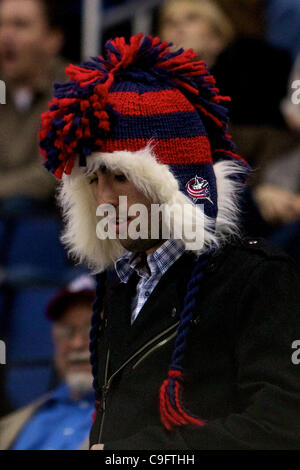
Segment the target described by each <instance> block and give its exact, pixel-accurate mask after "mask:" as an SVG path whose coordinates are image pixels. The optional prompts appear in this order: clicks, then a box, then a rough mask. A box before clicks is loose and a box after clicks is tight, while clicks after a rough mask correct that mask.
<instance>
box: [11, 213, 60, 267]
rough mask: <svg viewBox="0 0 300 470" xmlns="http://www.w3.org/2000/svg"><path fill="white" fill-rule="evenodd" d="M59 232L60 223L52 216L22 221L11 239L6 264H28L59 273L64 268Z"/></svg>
mask: <svg viewBox="0 0 300 470" xmlns="http://www.w3.org/2000/svg"><path fill="white" fill-rule="evenodd" d="M60 231H61V224H60V221H59V219H57V218H54V217H51V218H50V217H48V218H46V217H43V218H42V217H41V218H34V217H32V218H26V219H21V220H20V221H19V222H18V223H17V225H16V228H15V230H14V233H13V236H12V240H11V246H10V250H9V254H8V258H7V265H8V266H24V265H26V266H28V265H31V266H38V267H43V268H45V269H47V270H49V271H51V270H52V271H56V272H60V271H61V270H63V269H64V268H65V267H66V265H67V256H66V252H65V250H64V248H63V246H62V244H61V242H60V240H59V237H60Z"/></svg>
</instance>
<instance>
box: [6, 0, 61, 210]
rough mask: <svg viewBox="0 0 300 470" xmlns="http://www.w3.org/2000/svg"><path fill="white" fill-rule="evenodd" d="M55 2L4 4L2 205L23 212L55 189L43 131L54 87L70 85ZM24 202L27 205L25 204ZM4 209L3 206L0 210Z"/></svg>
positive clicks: (31, 0)
mask: <svg viewBox="0 0 300 470" xmlns="http://www.w3.org/2000/svg"><path fill="white" fill-rule="evenodd" d="M59 18H60V10H59V4H58V2H57V1H55V0H1V1H0V79H1V80H3V81H4V82H5V84H6V104H3V105H1V106H0V122H1V126H0V157H1V158H0V202H1V203H2V208H4V209H5V208H8V210H9V209H10V208H11V209H12V210H13V209H15V208H16V209H17V208H18V207H20V210H22V209H23V207H26V203H27V204H29V206H31V204H33V203H34V202H35V203H38V201H47V200H48V199H49V198H50V197H51V195H52V194H53V190H54V184H53V181H52V180H51V178H49V175H48V174H47V172H46V171H45V170H44V169H43V168H42V167H41V165H40V160H39V152H38V143H37V137H36V136H37V131H38V128H39V118H40V114H41V112H42V110H43V109H44V108H45V106H47V103H48V101H49V98H50V95H51V92H52V88H53V82H54V81H56V80H57V81H62V80H63V79H64V69H65V64H64V62H63V60H62V59H61V58H60V57H59V53H60V51H61V49H62V46H63V43H64V35H63V32H62V29H61V27H60V19H59ZM21 202H22V204H21ZM0 207H1V204H0Z"/></svg>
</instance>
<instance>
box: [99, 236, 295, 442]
mask: <svg viewBox="0 0 300 470" xmlns="http://www.w3.org/2000/svg"><path fill="white" fill-rule="evenodd" d="M194 263H195V261H194V257H193V255H191V254H188V253H185V254H184V255H183V256H182V257H181V258H180V259H179V260H178V261H177V262H176V263H175V264H174V265H173V266H172V267H171V268H170V269H169V271H168V272H167V273H166V274H165V275H164V277H163V278H162V280H161V281H160V283H159V284H158V286H157V287H156V288H155V290H154V291H153V293H152V295H151V297H150V298H149V299H148V301H147V302H146V304H145V305H144V307H143V309H142V311H141V312H140V314H139V316H138V318H137V319H136V321H135V322H134V324H133V326H130V297H131V289H132V286H131V284H132V283H131V282H130V281H129V283H128V284H127V285H125V284H118V285H116V286H113V287H112V288H111V289H110V291H109V294H108V297H107V302H106V306H105V310H104V311H105V319H104V322H103V326H102V329H101V333H100V335H99V343H98V354H99V374H98V380H99V390H103V386H104V383H106V386H105V387H104V391H105V394H104V395H105V400H104V396H103V393H102V396H101V398H102V402H101V405H100V407H99V410H98V413H97V418H96V421H95V423H94V426H93V428H92V430H91V445H92V444H95V443H97V442H98V439H99V432H100V428H101V427H102V431H101V437H100V442H101V443H104V446H105V449H106V450H119V449H120V450H121V449H130V450H134V449H168V450H170V449H177V450H180V449H194V450H195V449H200V450H202V449H297V448H299V447H300V365H299V366H297V365H295V364H293V363H292V354H293V352H294V350H293V349H292V343H293V342H294V341H295V340H300V275H299V271H298V269H297V268H296V266H295V265H294V264H293V262H292V261H291V260H290V259H289V258H288V257H286V256H285V255H283V254H282V253H281V252H279V251H277V249H275V248H273V247H271V246H270V245H268V244H267V243H266V242H264V241H262V240H259V241H258V242H256V243H255V242H254V243H253V241H251V240H242V241H234V242H232V243H229V244H227V245H226V246H225V247H224V248H223V249H221V250H219V252H218V253H217V254H216V255H215V256H214V257H213V258H212V260H211V262H210V264H209V265H208V267H207V268H206V273H205V276H204V279H203V281H202V284H201V289H200V293H199V295H198V298H197V309H196V311H195V314H194V320H193V322H192V324H191V330H190V335H189V338H188V344H187V348H186V353H185V361H184V378H185V382H184V396H183V401H184V405H185V407H186V408H187V409H188V410H189V411H190V412H191V413H193V414H195V415H197V416H199V417H200V418H202V419H204V420H206V421H207V424H206V425H205V426H204V427H201V428H200V427H195V426H191V425H189V426H185V427H182V428H180V429H177V430H175V431H173V432H169V431H166V430H165V429H164V427H163V425H162V424H161V422H160V414H159V388H160V385H161V384H162V382H163V381H164V379H165V378H166V377H167V371H168V365H169V363H170V359H171V355H172V351H173V348H174V341H175V338H174V336H175V334H176V327H177V325H178V321H179V313H180V311H181V308H182V306H183V298H184V294H185V289H186V284H187V281H188V279H189V276H190V274H191V271H192V269H193V266H194ZM103 408H105V411H103Z"/></svg>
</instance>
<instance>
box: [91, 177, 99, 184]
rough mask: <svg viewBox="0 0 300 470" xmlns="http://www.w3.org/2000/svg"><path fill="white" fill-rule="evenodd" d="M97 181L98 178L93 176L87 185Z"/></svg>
mask: <svg viewBox="0 0 300 470" xmlns="http://www.w3.org/2000/svg"><path fill="white" fill-rule="evenodd" d="M97 181H98V177H97V176H94V177H92V178H91V179H90V180H89V184H93V183H96V182H97Z"/></svg>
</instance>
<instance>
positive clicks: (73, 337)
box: [53, 299, 92, 379]
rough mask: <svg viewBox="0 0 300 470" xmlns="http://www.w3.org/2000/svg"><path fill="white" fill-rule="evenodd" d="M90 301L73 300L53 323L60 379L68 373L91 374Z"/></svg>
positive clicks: (56, 360) (56, 361) (56, 362)
mask: <svg viewBox="0 0 300 470" xmlns="http://www.w3.org/2000/svg"><path fill="white" fill-rule="evenodd" d="M91 315H92V307H91V302H89V301H88V300H84V299H80V300H77V301H75V300H74V301H73V302H72V303H71V304H70V305H69V306H68V307H67V308H66V310H65V311H64V313H63V314H62V316H61V318H60V319H59V320H57V321H55V323H54V325H53V341H54V349H55V364H56V367H57V370H58V373H59V375H60V377H61V378H62V379H66V378H67V376H69V375H75V374H81V375H82V374H87V376H88V377H90V376H91V366H90V363H89V358H90V354H89V330H90V322H91Z"/></svg>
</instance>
